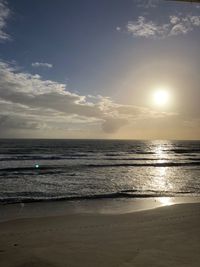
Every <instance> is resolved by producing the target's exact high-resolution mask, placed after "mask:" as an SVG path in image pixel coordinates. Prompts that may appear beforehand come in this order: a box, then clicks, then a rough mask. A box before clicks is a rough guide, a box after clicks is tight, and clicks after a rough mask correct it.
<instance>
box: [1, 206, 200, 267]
mask: <svg viewBox="0 0 200 267" xmlns="http://www.w3.org/2000/svg"><path fill="white" fill-rule="evenodd" d="M199 225H200V203H184V204H176V205H169V206H165V207H159V208H154V209H149V210H143V211H136V212H130V213H124V214H122V213H121V214H108V213H107V214H105V213H104V214H100V213H94V212H93V213H78V212H77V213H69V214H65V215H56V216H45V217H42V216H41V217H32V218H31V217H30V218H18V219H12V220H11V219H9V220H8V221H2V222H1V223H0V265H1V266H2V267H14V266H15V267H25V266H28V267H35V266H40V267H47V266H49V267H53V266H55V267H62V266H63V267H64V266H126V267H127V266H176V267H177V266H181V267H182V266H190V267H191V266H192V267H193V266H200V227H199Z"/></svg>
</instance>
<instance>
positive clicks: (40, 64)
mask: <svg viewBox="0 0 200 267" xmlns="http://www.w3.org/2000/svg"><path fill="white" fill-rule="evenodd" d="M31 66H32V67H46V68H53V65H52V64H50V63H45V62H34V63H32V64H31Z"/></svg>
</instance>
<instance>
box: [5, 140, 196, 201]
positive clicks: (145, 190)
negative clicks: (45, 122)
mask: <svg viewBox="0 0 200 267" xmlns="http://www.w3.org/2000/svg"><path fill="white" fill-rule="evenodd" d="M162 196H173V197H174V196H200V141H168V140H156V141H139V140H49V139H48V140H45V139H40V140H39V139H34V140H31V139H26V140H25V139H23V140H22V139H12V140H11V139H0V202H1V203H17V202H34V201H49V200H62V199H63V200H64V199H65V200H82V199H100V198H112V199H113V198H152V197H162Z"/></svg>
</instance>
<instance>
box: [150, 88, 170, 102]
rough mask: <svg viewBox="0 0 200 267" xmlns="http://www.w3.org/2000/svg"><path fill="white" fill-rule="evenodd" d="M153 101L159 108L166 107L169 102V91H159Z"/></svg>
mask: <svg viewBox="0 0 200 267" xmlns="http://www.w3.org/2000/svg"><path fill="white" fill-rule="evenodd" d="M153 100H154V103H155V104H156V105H157V106H165V105H166V104H168V102H169V91H168V90H167V89H165V88H159V89H157V90H156V91H155V92H154V94H153Z"/></svg>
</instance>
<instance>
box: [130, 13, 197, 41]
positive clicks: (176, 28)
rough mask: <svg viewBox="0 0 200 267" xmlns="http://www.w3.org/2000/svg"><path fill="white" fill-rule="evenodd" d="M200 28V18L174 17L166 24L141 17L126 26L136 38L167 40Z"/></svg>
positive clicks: (170, 17)
mask: <svg viewBox="0 0 200 267" xmlns="http://www.w3.org/2000/svg"><path fill="white" fill-rule="evenodd" d="M197 27H200V16H195V15H182V14H180V15H179V16H176V15H172V16H169V17H168V20H167V22H166V23H162V24H158V23H156V22H154V21H152V20H147V19H146V18H145V17H144V16H139V17H138V18H137V20H136V21H129V22H128V24H127V25H126V30H127V32H128V33H130V34H132V35H133V36H136V37H144V38H161V39H162V38H165V37H169V36H174V35H180V34H186V33H188V32H191V31H193V30H194V28H197Z"/></svg>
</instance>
